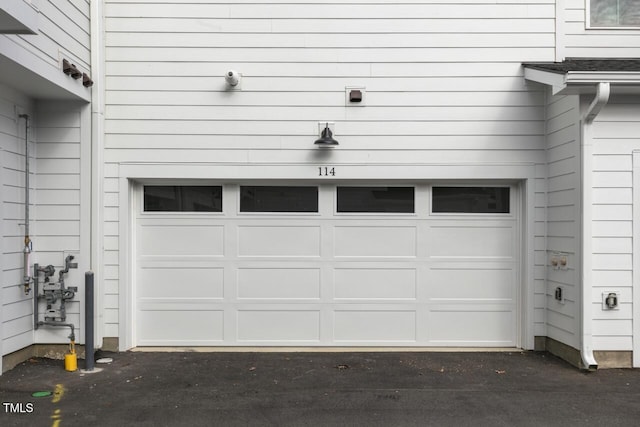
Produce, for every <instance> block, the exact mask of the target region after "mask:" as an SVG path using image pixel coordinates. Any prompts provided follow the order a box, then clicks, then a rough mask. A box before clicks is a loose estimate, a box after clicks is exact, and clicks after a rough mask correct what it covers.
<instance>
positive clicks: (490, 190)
mask: <svg viewBox="0 0 640 427" xmlns="http://www.w3.org/2000/svg"><path fill="white" fill-rule="evenodd" d="M433 212H435V213H445V212H447V213H509V187H433Z"/></svg>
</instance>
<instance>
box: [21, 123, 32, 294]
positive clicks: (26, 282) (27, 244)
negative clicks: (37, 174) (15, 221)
mask: <svg viewBox="0 0 640 427" xmlns="http://www.w3.org/2000/svg"><path fill="white" fill-rule="evenodd" d="M18 117H20V118H21V119H24V249H23V250H22V256H23V264H24V270H23V271H24V274H23V276H22V282H23V286H24V293H25V295H28V294H29V293H30V292H31V270H30V269H29V264H30V258H31V238H30V237H29V204H30V202H29V173H30V171H29V116H28V115H27V114H19V115H18Z"/></svg>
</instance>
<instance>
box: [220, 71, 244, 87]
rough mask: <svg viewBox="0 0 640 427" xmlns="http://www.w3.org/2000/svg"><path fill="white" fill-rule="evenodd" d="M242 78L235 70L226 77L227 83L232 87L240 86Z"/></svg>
mask: <svg viewBox="0 0 640 427" xmlns="http://www.w3.org/2000/svg"><path fill="white" fill-rule="evenodd" d="M240 78H241V76H240V73H238V72H237V71H235V70H229V71H227V72H226V74H225V75H224V79H225V81H226V82H227V84H228V85H229V86H231V87H236V86H238V84H239V83H240Z"/></svg>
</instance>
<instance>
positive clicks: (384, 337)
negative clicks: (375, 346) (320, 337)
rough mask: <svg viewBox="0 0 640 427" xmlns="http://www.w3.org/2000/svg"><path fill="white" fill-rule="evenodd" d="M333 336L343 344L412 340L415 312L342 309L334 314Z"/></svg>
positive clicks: (407, 341)
mask: <svg viewBox="0 0 640 427" xmlns="http://www.w3.org/2000/svg"><path fill="white" fill-rule="evenodd" d="M333 335H334V340H335V341H336V342H343V343H348V342H349V343H365V342H366V343H379V344H381V343H400V342H402V343H412V342H415V341H416V339H417V338H416V312H415V311H413V310H381V309H378V310H362V309H353V310H348V309H342V308H341V309H339V310H337V311H335V313H334V328H333Z"/></svg>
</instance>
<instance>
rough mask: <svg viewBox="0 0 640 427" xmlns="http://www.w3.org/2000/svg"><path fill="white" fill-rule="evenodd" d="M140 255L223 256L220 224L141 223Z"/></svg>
mask: <svg viewBox="0 0 640 427" xmlns="http://www.w3.org/2000/svg"><path fill="white" fill-rule="evenodd" d="M137 245H138V251H139V252H138V253H139V254H140V255H141V256H171V257H174V256H188V255H201V254H206V255H207V256H223V255H224V227H223V226H220V225H144V224H142V225H141V226H140V227H139V229H138V236H137Z"/></svg>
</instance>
